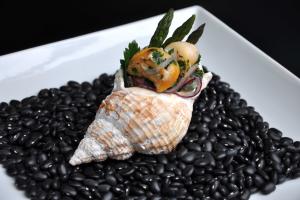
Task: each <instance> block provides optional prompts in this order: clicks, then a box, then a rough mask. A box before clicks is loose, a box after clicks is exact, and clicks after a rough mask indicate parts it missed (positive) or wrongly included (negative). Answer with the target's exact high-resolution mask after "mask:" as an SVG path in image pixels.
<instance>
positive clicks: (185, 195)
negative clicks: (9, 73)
mask: <svg viewBox="0 0 300 200" xmlns="http://www.w3.org/2000/svg"><path fill="white" fill-rule="evenodd" d="M112 87H113V76H109V75H107V74H102V75H101V76H100V77H99V78H97V79H95V80H94V81H93V82H92V83H88V82H83V83H82V84H79V83H77V82H74V81H70V82H68V84H67V85H65V86H62V87H60V88H59V89H56V88H51V89H43V90H41V91H40V92H39V93H38V95H37V96H32V97H29V98H25V99H23V100H22V101H16V100H12V101H10V102H9V104H7V103H1V104H0V162H1V164H2V165H3V166H4V168H5V169H6V173H7V174H8V175H9V176H12V177H13V178H14V181H15V186H16V187H17V188H18V189H20V190H23V191H25V195H26V196H27V197H28V198H30V199H36V200H44V199H49V200H58V199H64V200H72V199H74V200H75V199H76V200H83V199H105V200H108V199H153V200H154V199H157V200H158V199H172V198H174V199H175V198H177V199H199V200H200V199H201V200H202V199H204V200H210V199H215V200H219V199H220V200H221V199H222V200H229V199H236V200H246V199H249V196H250V195H251V194H252V193H255V192H261V193H263V194H268V193H271V192H273V191H274V190H275V187H276V184H280V183H282V182H284V181H285V180H288V179H291V178H296V177H299V176H300V164H299V160H300V142H294V141H293V140H292V139H290V138H288V137H283V136H282V133H281V132H280V131H279V130H277V129H275V128H269V124H268V123H267V122H264V121H263V118H262V117H261V116H260V115H259V113H258V112H257V111H255V109H254V108H253V107H251V106H248V105H247V102H246V101H245V100H243V99H241V98H240V95H239V94H238V93H237V92H235V91H234V90H233V89H231V88H230V87H229V84H228V83H225V82H222V81H220V77H219V76H217V75H215V76H214V78H213V80H212V81H211V83H210V84H209V87H208V88H207V89H205V90H204V91H203V92H202V94H201V96H200V98H198V100H197V101H196V102H195V104H194V111H193V118H192V122H191V124H190V127H189V131H188V133H187V135H186V136H185V137H184V139H183V140H182V142H181V143H180V144H179V145H178V146H177V148H176V150H174V151H173V152H172V153H170V154H167V155H151V156H149V155H142V154H135V155H134V156H133V157H131V158H130V159H128V160H124V161H115V160H107V161H105V162H102V163H90V164H84V165H80V166H76V167H73V166H70V165H69V164H68V160H69V159H70V157H71V155H72V153H73V152H74V150H75V149H76V147H77V145H78V143H79V141H80V140H81V138H82V137H83V136H84V133H85V130H86V129H87V127H88V125H89V124H90V123H91V122H92V120H93V118H94V115H95V112H96V110H97V108H98V106H99V104H100V103H101V101H102V100H103V99H104V98H105V97H106V96H107V95H108V94H110V92H111V90H112Z"/></svg>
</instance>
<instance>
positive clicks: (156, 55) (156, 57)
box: [152, 51, 165, 65]
mask: <svg viewBox="0 0 300 200" xmlns="http://www.w3.org/2000/svg"><path fill="white" fill-rule="evenodd" d="M163 56H164V54H163V53H162V52H160V51H153V52H152V59H153V61H154V62H155V63H156V64H158V65H159V64H160V63H162V62H163V61H165V59H164V58H163Z"/></svg>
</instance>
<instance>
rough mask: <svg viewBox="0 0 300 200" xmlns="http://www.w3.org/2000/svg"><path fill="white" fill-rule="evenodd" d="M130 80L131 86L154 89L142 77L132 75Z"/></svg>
mask: <svg viewBox="0 0 300 200" xmlns="http://www.w3.org/2000/svg"><path fill="white" fill-rule="evenodd" d="M132 82H133V86H136V87H141V88H145V89H148V90H155V88H154V87H153V86H152V85H150V84H149V83H147V82H146V81H145V79H144V78H142V77H137V76H132Z"/></svg>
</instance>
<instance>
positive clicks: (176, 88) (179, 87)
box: [165, 65, 198, 93]
mask: <svg viewBox="0 0 300 200" xmlns="http://www.w3.org/2000/svg"><path fill="white" fill-rule="evenodd" d="M197 68H198V66H197V65H192V66H191V67H190V69H189V70H188V71H187V72H186V73H185V75H184V77H183V78H182V79H180V81H179V82H178V83H177V84H176V86H175V87H172V88H170V89H168V90H166V91H165V93H174V92H177V91H178V90H180V89H181V88H182V87H183V85H184V84H185V83H186V82H187V80H188V78H189V77H190V76H191V75H192V74H193V72H194V71H195V70H196V69H197Z"/></svg>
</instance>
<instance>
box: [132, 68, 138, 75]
mask: <svg viewBox="0 0 300 200" xmlns="http://www.w3.org/2000/svg"><path fill="white" fill-rule="evenodd" d="M132 72H133V73H134V74H135V75H138V73H139V72H138V70H137V68H135V67H133V68H132Z"/></svg>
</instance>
